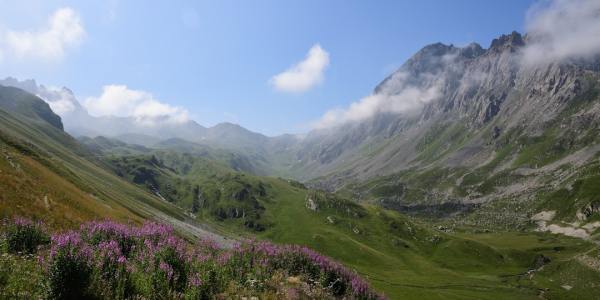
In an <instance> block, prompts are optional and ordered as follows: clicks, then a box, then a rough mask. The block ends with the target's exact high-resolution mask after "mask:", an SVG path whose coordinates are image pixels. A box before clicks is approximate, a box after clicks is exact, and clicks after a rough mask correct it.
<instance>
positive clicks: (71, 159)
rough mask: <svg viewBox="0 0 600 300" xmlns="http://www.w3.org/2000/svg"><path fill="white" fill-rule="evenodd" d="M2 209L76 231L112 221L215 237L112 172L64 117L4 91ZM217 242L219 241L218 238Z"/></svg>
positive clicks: (0, 113) (0, 108) (0, 110)
mask: <svg viewBox="0 0 600 300" xmlns="http://www.w3.org/2000/svg"><path fill="white" fill-rule="evenodd" d="M0 99H1V100H0V124H1V126H0V145H1V152H2V157H1V159H0V168H1V169H0V170H1V173H0V176H1V177H2V178H1V180H0V186H1V188H0V190H1V191H2V193H0V197H2V201H1V202H0V208H1V211H2V214H3V215H4V216H12V215H15V214H16V215H24V216H32V217H36V218H39V219H44V220H48V221H49V222H50V223H51V224H53V226H57V227H71V226H74V225H76V224H78V223H80V222H81V221H84V220H90V219H96V218H113V219H118V220H132V221H135V222H141V221H143V220H145V219H155V220H161V221H164V222H168V223H171V224H173V225H174V226H175V227H176V228H178V229H180V230H181V231H182V232H183V233H184V234H186V235H189V236H202V235H204V236H206V235H211V236H215V235H212V234H210V233H209V232H207V231H206V230H205V229H202V228H201V227H199V226H196V225H194V222H193V221H192V220H191V219H190V218H189V217H187V216H186V215H185V214H184V213H183V211H182V210H181V209H179V208H178V207H176V206H174V205H172V204H170V203H168V202H165V201H162V200H160V199H159V198H157V197H154V196H152V195H150V194H148V193H147V192H144V191H143V190H141V189H139V188H137V187H135V186H133V185H131V184H129V183H128V182H127V181H125V180H122V179H120V178H118V177H116V176H114V175H113V174H111V172H109V171H108V170H107V169H105V167H102V163H101V161H99V160H96V159H95V158H94V156H93V155H92V154H91V153H90V152H88V151H87V150H86V148H84V147H82V146H80V145H79V143H78V142H77V141H76V140H75V139H73V138H72V137H71V136H69V135H68V134H66V133H64V132H63V131H62V129H61V126H59V125H60V118H59V117H58V116H56V115H55V114H54V113H53V112H52V111H51V110H50V108H49V106H48V105H47V104H46V103H44V102H43V101H42V100H40V99H39V98H37V97H35V96H33V95H31V94H29V93H26V92H24V91H22V90H19V89H16V88H12V87H3V86H0ZM215 237H216V238H218V237H217V236H215Z"/></svg>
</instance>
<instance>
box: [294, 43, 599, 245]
mask: <svg viewBox="0 0 600 300" xmlns="http://www.w3.org/2000/svg"><path fill="white" fill-rule="evenodd" d="M529 39H530V38H529V37H522V36H521V35H520V34H518V33H516V32H513V33H512V34H510V35H503V36H501V37H499V38H498V39H495V40H494V41H492V43H491V45H490V47H489V48H488V49H483V48H481V47H480V46H479V45H476V44H471V45H469V46H466V47H464V48H458V47H454V46H452V45H449V46H448V45H443V44H439V43H438V44H433V45H429V46H427V47H425V48H423V49H422V50H421V51H419V52H418V53H416V54H415V55H414V56H413V57H412V58H411V59H409V60H408V61H407V62H406V63H405V64H404V65H403V66H402V67H401V68H400V69H399V70H398V71H397V72H395V73H394V74H392V75H391V76H390V77H388V78H387V79H386V80H384V81H383V82H382V83H381V84H380V85H378V86H377V87H376V88H375V91H374V95H375V96H377V97H382V99H384V100H385V101H384V102H383V103H384V104H385V105H388V106H385V107H387V108H389V109H388V110H386V111H382V112H380V113H378V114H376V115H375V116H373V117H372V118H370V119H367V120H364V121H361V122H350V123H346V124H344V125H343V126H342V127H337V128H336V127H333V128H329V129H324V130H317V131H314V132H312V133H310V134H309V135H308V137H306V138H305V139H304V140H303V142H302V143H301V144H300V145H297V146H296V151H297V152H296V156H297V160H298V163H297V164H295V165H294V166H292V168H291V170H292V173H293V174H295V175H296V176H298V177H299V178H303V179H311V178H317V179H313V181H311V184H312V185H316V186H319V187H322V188H326V189H329V190H337V189H340V188H342V187H345V190H346V192H348V193H349V194H352V195H354V196H355V197H356V198H358V199H363V200H371V201H377V202H378V203H383V204H384V205H386V207H389V208H397V209H403V208H404V207H407V206H413V205H415V204H417V203H419V204H422V205H425V206H430V205H438V204H441V203H462V204H464V203H476V204H481V203H486V205H483V206H484V207H488V206H489V205H487V203H491V202H493V201H494V200H499V199H500V200H503V201H504V200H506V201H508V200H510V201H512V202H514V203H516V204H515V205H522V206H525V207H526V208H527V209H521V210H519V209H517V211H518V213H517V215H518V216H515V215H507V216H506V219H509V220H510V219H512V220H514V219H518V220H520V223H521V225H523V224H524V223H526V222H528V221H529V217H530V216H531V215H533V214H535V213H537V212H539V211H541V210H544V209H552V210H556V209H557V207H560V210H561V211H569V212H570V213H569V216H568V217H567V216H566V215H564V214H559V216H560V217H561V218H560V219H558V220H571V221H573V220H578V221H580V222H583V223H586V222H588V223H589V222H591V221H592V220H594V219H595V218H596V217H594V216H595V215H596V214H597V212H596V210H594V209H593V207H596V206H597V204H596V202H595V201H596V200H594V199H591V198H586V200H583V201H575V198H574V197H570V198H569V199H567V200H565V202H563V203H561V204H560V205H557V204H556V203H554V204H552V205H550V203H549V202H548V201H550V200H546V199H547V197H548V196H547V194H551V193H552V192H554V190H555V189H557V188H564V189H570V187H571V186H573V184H575V183H576V182H579V181H585V182H589V181H591V182H596V184H600V182H597V181H596V180H597V179H595V174H597V164H598V155H597V153H598V151H599V150H600V145H599V144H600V138H599V133H600V127H599V126H600V122H599V120H600V97H599V91H600V90H599V89H600V72H599V70H600V69H599V65H600V60H599V59H598V58H596V59H592V60H575V59H573V60H567V61H560V62H554V63H547V64H536V65H530V64H526V63H524V62H523V61H522V56H521V50H522V49H523V48H524V47H526V46H527V44H528V41H529ZM407 90H411V91H413V90H418V91H421V94H431V95H434V96H432V97H430V98H427V99H421V100H423V101H419V103H417V105H413V106H411V107H412V109H410V110H407V109H404V110H398V111H397V112H396V113H391V112H389V111H393V110H394V107H395V106H389V105H396V106H398V105H401V104H406V101H407V100H406V99H405V98H402V97H403V95H404V94H403V93H405V92H406V91H407ZM432 91H433V92H432ZM425 100H426V101H425ZM591 182H590V183H589V185H592V183H591ZM457 207H461V205H458V206H457ZM590 207H591V208H590ZM461 209H462V208H461ZM489 209H490V213H493V212H496V208H492V207H489ZM586 210H587V211H591V212H592V213H588V214H587V215H586V216H585V217H582V216H583V213H582V212H583V211H586ZM592 215H594V216H592ZM502 222H504V221H502ZM511 225H514V224H511ZM594 228H596V227H592V229H591V230H588V233H589V234H593V233H594Z"/></svg>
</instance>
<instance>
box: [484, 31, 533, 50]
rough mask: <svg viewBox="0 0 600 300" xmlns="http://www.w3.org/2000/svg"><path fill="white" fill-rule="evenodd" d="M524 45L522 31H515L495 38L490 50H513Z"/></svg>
mask: <svg viewBox="0 0 600 300" xmlns="http://www.w3.org/2000/svg"><path fill="white" fill-rule="evenodd" d="M524 45H525V41H524V39H523V36H522V35H521V34H520V33H518V32H516V31H513V32H512V33H511V34H503V35H501V36H500V37H498V38H495V39H493V40H492V44H491V45H490V49H489V50H490V51H492V52H502V51H504V50H507V49H508V50H510V51H511V52H513V51H515V50H516V49H517V48H519V47H522V46H524Z"/></svg>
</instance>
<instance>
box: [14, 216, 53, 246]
mask: <svg viewBox="0 0 600 300" xmlns="http://www.w3.org/2000/svg"><path fill="white" fill-rule="evenodd" d="M4 231H5V233H4V234H5V236H6V241H5V244H6V250H7V251H8V252H9V253H17V252H23V253H29V254H31V253H35V252H36V251H37V248H38V246H40V245H44V244H47V243H48V242H49V240H50V237H49V236H48V234H46V232H45V231H44V229H43V226H42V224H41V223H35V222H32V221H31V220H28V219H24V218H20V217H16V218H14V219H13V220H12V221H5V230H4Z"/></svg>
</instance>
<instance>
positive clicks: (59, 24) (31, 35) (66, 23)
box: [0, 7, 85, 61]
mask: <svg viewBox="0 0 600 300" xmlns="http://www.w3.org/2000/svg"><path fill="white" fill-rule="evenodd" d="M84 36H85V29H84V28H83V24H82V21H81V18H80V17H79V14H78V13H77V12H76V11H75V10H73V9H72V8H69V7H65V8H61V9H58V10H57V11H55V12H54V13H53V14H52V15H51V16H50V17H49V18H48V23H47V24H46V26H45V27H43V28H39V29H37V30H33V31H30V30H24V31H18V30H11V29H6V30H2V31H0V52H2V53H3V55H2V56H4V59H5V60H6V59H7V58H8V57H13V58H15V59H28V58H35V59H41V60H44V61H56V60H60V59H62V58H63V57H64V56H65V53H66V51H67V50H68V49H69V48H72V47H74V46H77V45H78V44H79V43H80V42H81V41H82V39H83V38H84Z"/></svg>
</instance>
